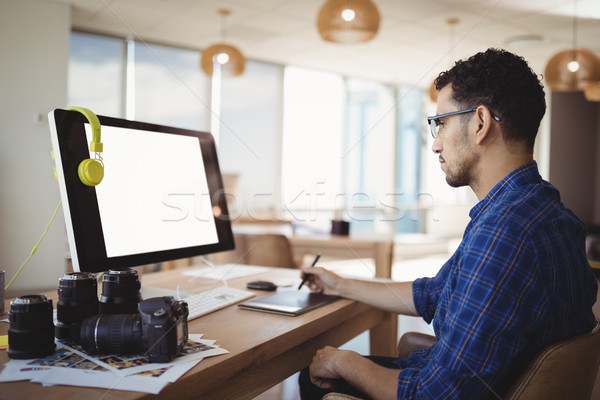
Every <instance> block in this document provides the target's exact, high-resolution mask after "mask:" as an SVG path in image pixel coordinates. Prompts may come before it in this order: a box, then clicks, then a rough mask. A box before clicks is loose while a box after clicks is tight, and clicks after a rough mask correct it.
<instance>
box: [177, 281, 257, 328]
mask: <svg viewBox="0 0 600 400" xmlns="http://www.w3.org/2000/svg"><path fill="white" fill-rule="evenodd" d="M251 297H254V293H252V292H248V291H246V290H241V289H234V288H232V287H229V286H217V287H215V288H212V289H209V290H207V291H205V292H202V293H198V294H194V295H191V296H188V297H186V298H183V299H182V300H183V301H185V302H186V303H187V304H188V310H189V315H188V321H190V320H192V319H194V318H198V317H201V316H203V315H206V314H208V313H211V312H213V311H217V310H220V309H221V308H225V307H227V306H230V305H232V304H236V303H239V302H241V301H244V300H246V299H249V298H251Z"/></svg>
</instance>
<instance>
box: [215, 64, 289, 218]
mask: <svg viewBox="0 0 600 400" xmlns="http://www.w3.org/2000/svg"><path fill="white" fill-rule="evenodd" d="M282 96H283V67H281V66H278V65H273V64H266V63H261V62H255V61H246V69H245V71H244V73H243V74H242V75H241V76H238V77H235V78H224V79H223V80H222V83H221V116H220V120H221V121H220V131H219V132H220V133H219V162H220V165H221V171H222V172H223V173H225V174H226V175H225V179H226V182H225V183H226V185H227V184H228V183H229V182H228V181H227V179H230V180H231V179H232V178H233V179H237V184H235V185H234V187H230V189H234V190H232V192H233V193H231V194H232V195H233V196H228V199H229V204H230V206H231V208H232V209H231V210H230V213H231V215H232V217H233V218H236V217H237V216H242V215H244V216H248V217H249V218H254V219H269V218H275V217H277V215H278V212H279V210H280V209H281V206H280V204H281V192H280V185H279V182H280V179H281V126H282V122H281V119H282V117H281V113H282V102H283V99H282ZM229 186H230V185H229ZM227 189H228V188H226V190H227ZM276 214H277V215H276Z"/></svg>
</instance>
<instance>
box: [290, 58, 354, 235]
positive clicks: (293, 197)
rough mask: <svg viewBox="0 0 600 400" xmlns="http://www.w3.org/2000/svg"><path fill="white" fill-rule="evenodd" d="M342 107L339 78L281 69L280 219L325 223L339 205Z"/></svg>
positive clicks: (340, 203) (320, 73)
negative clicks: (282, 91)
mask: <svg viewBox="0 0 600 400" xmlns="http://www.w3.org/2000/svg"><path fill="white" fill-rule="evenodd" d="M344 103H345V101H344V82H343V80H342V78H341V77H340V76H339V75H335V74H328V73H324V72H318V71H312V70H307V69H302V68H296V67H286V68H285V76H284V106H285V107H284V110H283V151H282V154H283V157H282V173H281V175H282V183H281V186H282V192H283V212H284V217H285V218H290V219H292V220H296V221H299V222H301V223H310V224H315V223H322V224H327V223H328V221H329V220H330V219H332V218H333V217H334V213H335V210H336V209H337V208H339V207H342V206H343V201H344V198H343V188H342V161H341V160H342V156H343V153H342V137H343V123H344V120H343V115H344Z"/></svg>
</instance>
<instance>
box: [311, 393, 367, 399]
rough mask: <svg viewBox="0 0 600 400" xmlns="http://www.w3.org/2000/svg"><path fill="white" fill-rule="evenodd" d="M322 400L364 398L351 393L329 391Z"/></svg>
mask: <svg viewBox="0 0 600 400" xmlns="http://www.w3.org/2000/svg"><path fill="white" fill-rule="evenodd" d="M321 400H362V399H361V398H359V397H354V396H350V395H349V394H344V393H336V392H331V393H327V394H326V395H325V396H323V398H322V399H321Z"/></svg>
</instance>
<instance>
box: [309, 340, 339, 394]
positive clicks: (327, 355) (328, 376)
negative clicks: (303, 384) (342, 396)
mask: <svg viewBox="0 0 600 400" xmlns="http://www.w3.org/2000/svg"><path fill="white" fill-rule="evenodd" d="M344 353H348V351H343V350H338V349H336V348H334V347H331V346H326V347H324V348H322V349H321V350H318V351H317V354H315V356H314V357H313V359H312V362H311V364H310V367H309V372H310V380H311V382H312V383H313V384H315V385H316V386H318V387H320V388H322V389H328V390H335V381H336V380H337V379H339V378H340V375H339V374H338V372H336V367H335V365H336V362H338V361H339V360H340V359H341V358H343V357H344Z"/></svg>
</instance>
